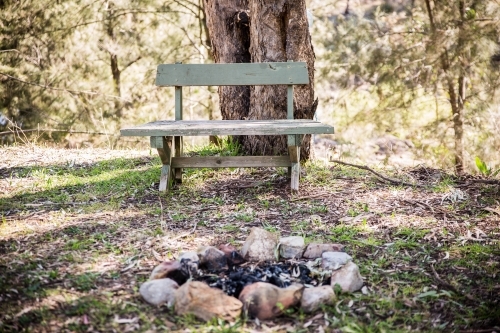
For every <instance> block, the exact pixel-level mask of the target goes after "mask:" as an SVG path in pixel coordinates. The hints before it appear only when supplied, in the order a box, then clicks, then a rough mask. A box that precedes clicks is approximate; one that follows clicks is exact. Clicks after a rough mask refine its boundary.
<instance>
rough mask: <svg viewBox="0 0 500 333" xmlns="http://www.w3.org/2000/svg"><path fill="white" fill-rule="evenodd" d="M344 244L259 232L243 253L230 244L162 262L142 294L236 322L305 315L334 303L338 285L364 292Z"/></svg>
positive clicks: (204, 315) (151, 300)
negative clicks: (296, 312) (290, 312)
mask: <svg viewBox="0 0 500 333" xmlns="http://www.w3.org/2000/svg"><path fill="white" fill-rule="evenodd" d="M342 249H343V246H342V245H339V244H315V243H311V244H309V245H308V246H307V247H305V246H304V240H303V239H302V238H301V237H296V236H294V237H285V238H281V239H277V237H276V235H274V234H272V233H269V232H267V231H265V230H262V229H258V228H254V229H252V232H251V234H250V235H249V237H248V239H247V241H246V242H245V244H244V245H243V248H242V249H241V251H238V250H237V249H236V248H234V247H233V246H231V245H229V244H225V245H221V246H219V248H216V247H212V246H207V247H203V248H200V249H198V251H197V252H186V253H183V254H181V255H180V256H179V258H178V260H176V261H167V262H163V263H161V264H160V265H158V266H157V267H155V269H154V270H153V272H152V273H151V277H150V280H149V281H147V282H145V283H144V284H143V285H142V286H141V288H140V293H141V295H142V296H143V298H144V299H145V300H146V301H147V302H148V303H150V304H153V305H162V304H166V305H167V306H174V308H175V311H176V313H177V314H185V313H192V314H194V315H195V316H196V317H198V318H200V319H203V320H210V319H212V318H214V317H219V318H222V319H225V320H230V321H234V320H235V319H236V318H237V317H239V316H240V315H241V312H242V310H243V312H244V313H246V314H247V315H248V316H250V317H256V318H259V319H261V320H265V319H270V318H273V317H275V316H278V315H280V314H281V313H282V312H283V311H284V310H285V309H286V308H289V307H295V306H300V307H301V308H302V309H303V310H304V311H306V312H312V311H315V310H316V309H318V308H319V307H320V306H321V304H327V303H330V302H331V301H332V300H333V299H334V297H335V294H334V291H333V287H334V286H335V285H337V284H338V285H339V286H340V289H341V290H342V291H344V292H354V291H356V290H359V289H361V287H362V285H363V280H362V278H361V276H360V274H359V269H358V266H357V265H356V264H354V263H353V262H352V258H351V257H350V256H349V255H348V254H347V253H345V252H343V251H342Z"/></svg>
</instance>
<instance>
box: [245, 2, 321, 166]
mask: <svg viewBox="0 0 500 333" xmlns="http://www.w3.org/2000/svg"><path fill="white" fill-rule="evenodd" d="M250 38H251V39H250V53H251V55H252V62H272V61H285V62H286V61H288V60H292V61H305V62H307V67H308V70H309V82H310V84H309V85H300V86H295V89H294V103H293V104H294V110H295V111H294V118H295V119H312V118H313V116H314V112H315V111H316V106H317V102H316V101H315V100H314V51H313V47H312V44H311V36H310V34H309V25H308V22H307V14H306V4H305V0H279V1H269V2H265V1H262V0H250ZM286 96H287V94H286V86H255V87H252V89H251V94H250V112H249V115H248V118H249V119H286V105H287V103H286ZM310 141H311V140H310V135H308V136H306V137H305V138H304V140H303V141H302V147H301V148H302V149H301V159H307V158H309V155H310ZM244 148H245V152H247V153H250V154H260V155H276V154H284V153H286V152H287V140H286V137H285V136H280V137H272V136H260V137H256V136H250V137H248V138H247V139H246V140H245V141H244Z"/></svg>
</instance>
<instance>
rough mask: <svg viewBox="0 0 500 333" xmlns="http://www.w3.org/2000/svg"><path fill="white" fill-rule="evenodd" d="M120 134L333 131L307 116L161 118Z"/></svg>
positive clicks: (251, 133) (126, 129) (266, 133)
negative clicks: (262, 118)
mask: <svg viewBox="0 0 500 333" xmlns="http://www.w3.org/2000/svg"><path fill="white" fill-rule="evenodd" d="M120 133H121V135H122V136H207V135H288V134H324V133H326V134H333V127H332V126H330V125H325V124H322V123H320V122H318V121H314V120H307V119H283V120H211V121H197V120H162V121H154V122H151V123H147V124H143V125H139V126H133V127H125V128H122V129H121V130H120Z"/></svg>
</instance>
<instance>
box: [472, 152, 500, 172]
mask: <svg viewBox="0 0 500 333" xmlns="http://www.w3.org/2000/svg"><path fill="white" fill-rule="evenodd" d="M476 166H477V168H478V170H479V172H481V174H482V175H483V176H486V177H495V176H496V175H498V174H499V173H500V168H498V169H496V170H495V171H493V169H492V168H491V167H490V166H488V165H487V164H486V162H484V161H483V160H482V159H481V158H479V157H478V156H476Z"/></svg>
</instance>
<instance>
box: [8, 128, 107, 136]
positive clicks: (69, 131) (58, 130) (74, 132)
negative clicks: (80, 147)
mask: <svg viewBox="0 0 500 333" xmlns="http://www.w3.org/2000/svg"><path fill="white" fill-rule="evenodd" d="M19 132H22V133H29V132H51V133H54V132H55V133H58V132H59V133H68V134H91V135H110V136H113V135H114V134H112V133H105V132H88V131H73V130H64V129H50V128H41V129H26V130H23V129H16V130H15V131H4V132H0V136H3V135H9V134H18V133H19Z"/></svg>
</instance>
